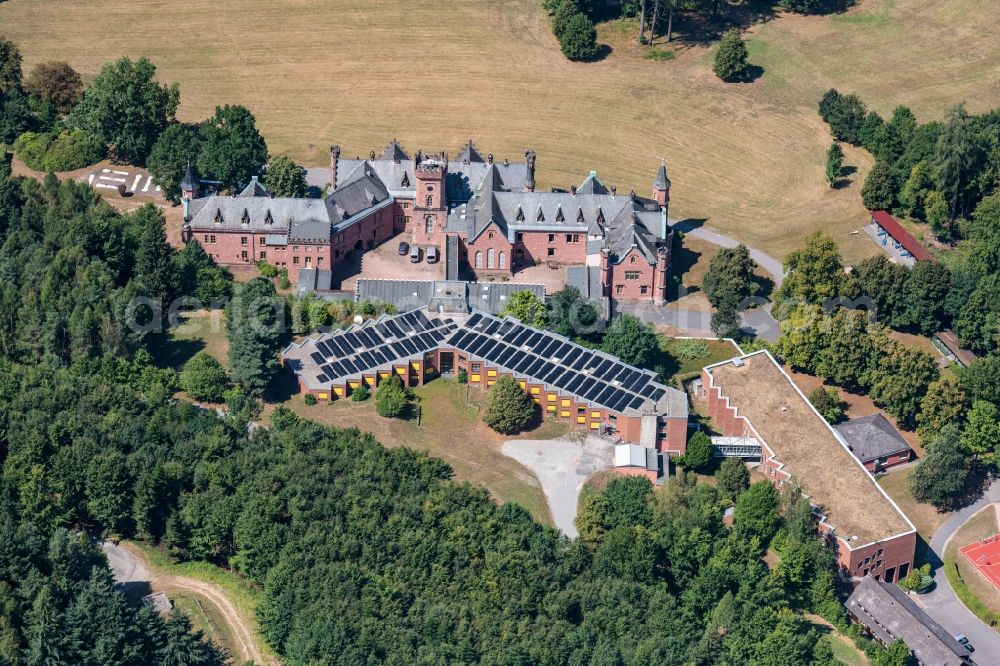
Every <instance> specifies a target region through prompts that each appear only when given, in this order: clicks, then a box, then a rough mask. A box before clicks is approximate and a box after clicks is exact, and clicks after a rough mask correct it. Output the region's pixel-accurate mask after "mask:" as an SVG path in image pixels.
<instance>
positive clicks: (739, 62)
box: [712, 30, 749, 82]
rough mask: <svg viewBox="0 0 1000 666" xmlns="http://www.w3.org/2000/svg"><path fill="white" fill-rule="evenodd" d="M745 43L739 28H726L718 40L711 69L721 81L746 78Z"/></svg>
mask: <svg viewBox="0 0 1000 666" xmlns="http://www.w3.org/2000/svg"><path fill="white" fill-rule="evenodd" d="M748 67H749V65H748V63H747V45H746V44H745V43H744V42H743V36H742V35H741V34H740V31H739V30H727V31H726V32H725V33H724V34H723V35H722V39H721V40H720V41H719V48H718V49H717V50H716V52H715V61H714V64H713V66H712V71H714V72H715V75H716V76H718V77H719V78H720V79H722V80H723V81H730V82H731V81H741V80H743V79H744V78H746V75H747V69H748Z"/></svg>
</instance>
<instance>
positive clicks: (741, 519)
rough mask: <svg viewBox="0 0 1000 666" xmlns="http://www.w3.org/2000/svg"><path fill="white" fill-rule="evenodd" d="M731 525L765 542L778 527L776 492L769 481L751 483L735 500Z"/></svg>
mask: <svg viewBox="0 0 1000 666" xmlns="http://www.w3.org/2000/svg"><path fill="white" fill-rule="evenodd" d="M733 525H734V526H736V527H738V528H739V529H743V530H747V531H749V532H750V533H751V534H754V535H756V536H758V537H760V539H761V541H763V542H765V543H766V542H767V541H769V540H770V539H771V537H772V536H774V533H775V531H776V530H777V529H778V492H777V491H776V490H775V489H774V485H773V484H772V483H771V482H770V481H758V482H756V483H754V484H752V485H751V486H750V487H749V488H748V489H747V490H746V491H745V492H743V493H741V494H740V496H739V498H738V499H737V500H736V512H735V513H734V514H733Z"/></svg>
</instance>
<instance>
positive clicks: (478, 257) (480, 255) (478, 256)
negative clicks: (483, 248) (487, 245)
mask: <svg viewBox="0 0 1000 666" xmlns="http://www.w3.org/2000/svg"><path fill="white" fill-rule="evenodd" d="M482 267H483V253H482V252H479V251H478V250H477V251H476V268H482Z"/></svg>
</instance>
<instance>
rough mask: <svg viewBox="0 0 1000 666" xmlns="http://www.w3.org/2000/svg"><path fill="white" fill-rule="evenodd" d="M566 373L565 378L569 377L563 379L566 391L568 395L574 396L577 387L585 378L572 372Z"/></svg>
mask: <svg viewBox="0 0 1000 666" xmlns="http://www.w3.org/2000/svg"><path fill="white" fill-rule="evenodd" d="M566 372H567V376H568V377H569V379H566V378H565V377H564V380H565V387H566V390H567V391H569V392H570V393H574V394H575V393H576V389H577V387H579V386H580V384H582V383H583V380H584V379H585V377H584V375H581V374H580V373H579V372H574V371H572V370H567V371H566Z"/></svg>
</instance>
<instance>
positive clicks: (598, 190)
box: [576, 171, 611, 194]
mask: <svg viewBox="0 0 1000 666" xmlns="http://www.w3.org/2000/svg"><path fill="white" fill-rule="evenodd" d="M576 193H577V194H610V193H611V190H609V189H608V188H606V187H605V186H604V183H602V182H601V179H600V178H598V177H597V172H596V171H591V172H590V175H589V176H587V177H586V178H585V179H584V181H583V182H582V183H580V186H579V187H578V188H576Z"/></svg>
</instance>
